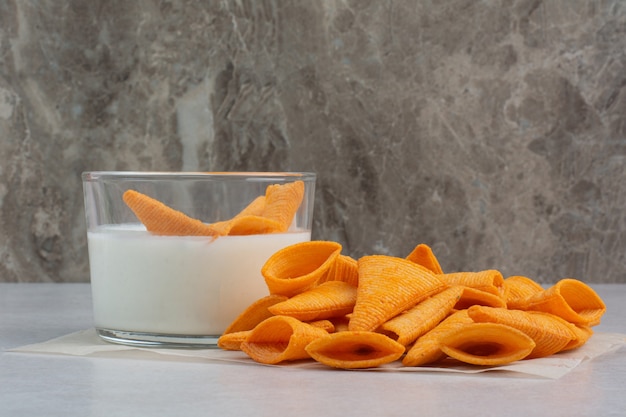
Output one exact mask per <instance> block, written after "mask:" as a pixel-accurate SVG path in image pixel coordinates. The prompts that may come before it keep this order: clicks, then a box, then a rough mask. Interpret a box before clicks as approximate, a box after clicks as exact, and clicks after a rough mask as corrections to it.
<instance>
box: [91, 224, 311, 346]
mask: <svg viewBox="0 0 626 417" xmlns="http://www.w3.org/2000/svg"><path fill="white" fill-rule="evenodd" d="M139 229H140V228H139V227H134V226H130V225H128V226H124V227H119V226H116V227H108V228H103V229H100V230H98V231H93V232H89V233H88V242H89V262H90V268H91V285H92V294H93V305H94V320H95V325H96V327H97V328H101V329H111V330H120V331H129V332H145V333H159V334H175V335H220V334H222V333H223V331H224V329H225V328H226V327H227V326H228V325H229V324H230V323H231V322H232V321H233V320H234V319H235V318H236V317H237V316H238V315H239V314H240V313H241V312H242V311H243V310H245V309H246V307H248V306H249V305H250V304H251V303H252V302H254V301H256V300H257V299H259V298H261V297H263V296H265V295H267V294H268V290H267V287H266V285H265V281H264V280H263V277H262V276H261V267H262V266H263V264H264V263H265V261H266V260H267V259H268V258H269V257H270V256H271V255H272V254H273V253H274V252H276V251H278V250H279V249H281V248H283V247H285V246H288V245H291V244H294V243H298V242H303V241H308V240H310V239H311V234H310V232H289V233H281V234H266V235H252V236H223V237H219V238H217V239H215V240H213V241H211V240H210V239H209V238H206V237H192V236H189V237H171V236H154V235H151V234H149V233H148V232H146V231H145V230H139Z"/></svg>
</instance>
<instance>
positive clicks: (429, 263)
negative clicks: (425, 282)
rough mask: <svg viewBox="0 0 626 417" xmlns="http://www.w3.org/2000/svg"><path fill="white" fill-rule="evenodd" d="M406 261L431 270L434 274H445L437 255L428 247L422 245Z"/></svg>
mask: <svg viewBox="0 0 626 417" xmlns="http://www.w3.org/2000/svg"><path fill="white" fill-rule="evenodd" d="M406 259H408V260H409V261H412V262H415V263H416V264H418V265H422V266H423V267H425V268H428V269H430V270H431V271H432V272H433V273H434V274H443V271H442V269H441V265H439V261H438V260H437V258H436V257H435V254H434V253H433V251H432V249H431V248H430V246H428V245H425V244H423V243H420V244H419V245H417V246H416V247H415V248H414V249H413V251H412V252H411V253H410V254H409V255H408V256H407V257H406Z"/></svg>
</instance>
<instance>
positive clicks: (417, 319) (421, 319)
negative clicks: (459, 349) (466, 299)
mask: <svg viewBox="0 0 626 417" xmlns="http://www.w3.org/2000/svg"><path fill="white" fill-rule="evenodd" d="M462 293H463V287H460V286H454V287H450V288H448V289H445V290H443V291H441V292H440V293H438V294H435V295H433V296H432V297H430V298H427V299H426V300H424V301H422V302H421V303H418V304H417V305H416V306H415V307H413V308H411V309H410V310H408V311H407V312H405V313H402V314H400V315H397V316H396V317H394V318H392V319H391V320H389V321H386V322H385V323H383V325H382V326H381V329H382V330H383V332H384V333H385V334H387V335H389V337H391V338H392V339H394V340H396V341H397V342H398V343H400V344H401V345H404V346H408V345H409V344H410V343H413V342H414V341H415V339H417V338H418V337H420V336H422V335H423V334H424V333H426V332H428V331H429V330H431V329H433V328H434V327H435V326H436V325H437V324H439V322H441V321H442V320H443V319H444V318H446V317H447V316H448V314H450V312H451V311H452V308H453V307H454V305H455V304H456V303H457V302H458V300H459V298H460V297H461V294H462Z"/></svg>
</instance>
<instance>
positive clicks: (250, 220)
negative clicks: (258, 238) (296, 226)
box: [227, 215, 285, 236]
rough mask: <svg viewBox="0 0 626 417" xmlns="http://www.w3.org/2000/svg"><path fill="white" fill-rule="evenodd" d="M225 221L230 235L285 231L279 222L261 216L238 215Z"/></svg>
mask: <svg viewBox="0 0 626 417" xmlns="http://www.w3.org/2000/svg"><path fill="white" fill-rule="evenodd" d="M227 223H228V234H229V235H230V236H242V235H263V234H268V233H280V232H284V231H285V230H284V228H283V225H282V224H281V223H279V222H277V221H276V220H272V219H268V218H266V217H262V216H252V215H246V216H240V217H237V218H234V219H232V220H230V221H228V222H227Z"/></svg>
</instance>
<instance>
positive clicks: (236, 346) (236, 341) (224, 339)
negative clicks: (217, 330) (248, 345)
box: [217, 330, 252, 350]
mask: <svg viewBox="0 0 626 417" xmlns="http://www.w3.org/2000/svg"><path fill="white" fill-rule="evenodd" d="M250 333H252V330H243V331H240V332H233V333H225V334H223V335H221V336H220V337H219V339H217V347H219V348H222V349H224V350H241V344H242V343H243V342H244V341H245V340H246V339H247V338H248V335H250Z"/></svg>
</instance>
